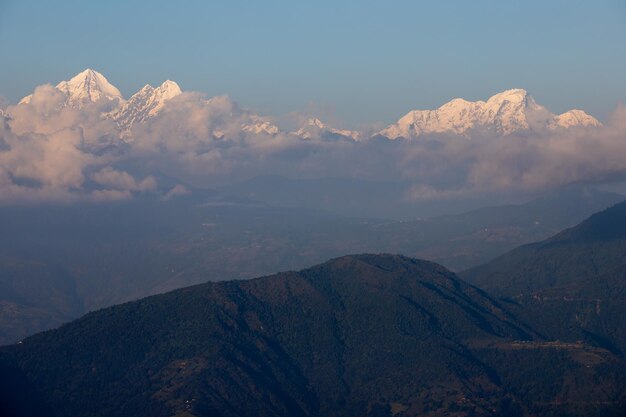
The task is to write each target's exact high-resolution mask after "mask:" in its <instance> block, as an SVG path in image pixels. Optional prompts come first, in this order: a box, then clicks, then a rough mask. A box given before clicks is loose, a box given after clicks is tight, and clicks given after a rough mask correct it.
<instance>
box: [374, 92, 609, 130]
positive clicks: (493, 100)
mask: <svg viewBox="0 0 626 417" xmlns="http://www.w3.org/2000/svg"><path fill="white" fill-rule="evenodd" d="M597 126H600V122H598V121H597V120H596V119H595V118H593V117H592V116H589V115H588V114H587V113H585V112H584V111H582V110H570V111H568V112H565V113H563V114H561V115H555V114H553V113H551V112H550V111H549V110H548V109H546V108H545V107H543V106H541V105H539V104H537V103H536V102H535V100H534V99H533V98H532V97H531V96H530V95H529V94H528V92H527V91H526V90H523V89H519V88H517V89H510V90H505V91H503V92H501V93H498V94H495V95H493V96H491V97H490V98H489V99H488V100H487V101H474V102H472V101H467V100H464V99H461V98H456V99H453V100H451V101H449V102H447V103H445V104H443V105H442V106H440V107H439V108H437V109H435V110H412V111H410V112H409V113H407V114H406V115H404V116H403V117H402V118H400V119H399V120H398V121H397V122H396V123H394V124H391V125H389V126H387V127H386V128H385V129H383V130H381V131H380V132H379V134H380V135H381V136H384V137H387V138H389V139H398V138H401V137H402V138H407V139H414V138H417V137H418V136H420V135H424V134H432V133H454V134H466V133H468V132H469V131H471V130H474V129H483V130H487V131H493V132H495V133H497V134H501V135H510V134H513V133H516V132H522V131H529V130H544V129H552V130H553V129H559V128H571V127H597Z"/></svg>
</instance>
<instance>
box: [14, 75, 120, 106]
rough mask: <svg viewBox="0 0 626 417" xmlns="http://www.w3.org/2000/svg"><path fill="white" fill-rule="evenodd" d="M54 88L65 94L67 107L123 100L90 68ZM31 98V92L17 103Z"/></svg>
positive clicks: (28, 100) (112, 86) (105, 80)
mask: <svg viewBox="0 0 626 417" xmlns="http://www.w3.org/2000/svg"><path fill="white" fill-rule="evenodd" d="M55 88H56V89H57V90H59V91H61V92H62V93H63V94H65V96H66V100H65V105H67V106H69V107H75V108H81V107H83V106H84V105H85V104H87V103H92V102H96V101H99V100H101V99H107V100H117V101H119V102H120V103H121V102H123V101H124V97H123V96H122V93H120V90H118V89H117V87H115V86H114V85H113V84H111V83H110V82H109V81H108V80H107V79H106V77H105V76H104V75H102V74H100V73H99V72H97V71H95V70H92V69H91V68H87V69H86V70H84V71H82V72H80V73H78V74H76V75H75V76H73V77H72V78H70V79H69V80H68V81H61V82H60V83H58V84H57V85H56V87H55ZM31 98H32V94H31V95H28V96H26V97H24V98H23V99H21V100H20V102H19V103H20V104H25V103H29V102H30V100H31Z"/></svg>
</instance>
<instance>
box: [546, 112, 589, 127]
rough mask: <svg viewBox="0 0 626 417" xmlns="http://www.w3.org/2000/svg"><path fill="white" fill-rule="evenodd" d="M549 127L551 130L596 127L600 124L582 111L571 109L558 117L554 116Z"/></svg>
mask: <svg viewBox="0 0 626 417" xmlns="http://www.w3.org/2000/svg"><path fill="white" fill-rule="evenodd" d="M551 123H552V124H551V125H550V126H549V127H550V128H552V129H557V128H566V129H567V128H569V127H577V126H589V127H598V126H600V125H601V123H600V122H599V121H598V120H597V119H596V118H594V117H592V116H589V115H588V114H587V113H585V112H584V111H582V110H578V109H573V110H570V111H567V112H565V113H563V114H559V115H558V116H554V119H553V120H552V121H551Z"/></svg>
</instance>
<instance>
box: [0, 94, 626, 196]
mask: <svg viewBox="0 0 626 417" xmlns="http://www.w3.org/2000/svg"><path fill="white" fill-rule="evenodd" d="M107 106H109V107H110V103H106V102H102V101H101V102H97V103H92V104H88V105H85V106H84V107H82V108H81V109H73V108H70V107H67V106H64V96H63V95H62V94H61V93H60V92H59V91H58V90H56V89H55V88H53V87H52V86H49V85H46V86H41V87H38V88H37V89H36V90H35V92H34V94H33V96H32V98H31V100H30V102H29V103H28V104H21V105H16V106H8V107H7V108H6V109H5V111H4V113H5V114H4V115H0V121H1V123H2V124H1V126H0V128H1V129H0V201H2V202H10V201H16V200H20V201H41V200H55V201H75V200H81V199H82V200H84V199H92V200H93V199H95V200H103V199H127V198H132V196H133V194H134V193H140V192H159V191H158V184H157V181H156V179H155V177H156V174H157V173H159V174H164V175H166V176H170V177H173V178H176V179H178V180H179V181H180V182H181V183H187V184H191V185H198V186H207V185H208V186H211V185H218V184H221V183H226V182H233V181H237V180H243V179H246V178H249V177H253V176H256V175H265V174H281V175H285V176H290V177H329V176H347V177H359V178H368V179H380V180H400V179H402V180H408V181H411V182H412V183H413V184H414V187H413V188H412V191H411V193H410V197H411V198H414V199H441V198H463V197H465V196H469V195H476V194H477V193H478V194H480V193H502V192H515V191H538V190H545V189H549V188H555V187H560V186H563V185H567V184H571V183H597V182H603V181H611V180H618V179H624V178H626V109H625V108H624V107H619V108H618V109H616V111H615V113H614V114H613V115H612V116H611V118H610V120H609V121H608V123H607V124H606V125H605V126H602V127H598V128H589V129H570V130H567V131H564V130H559V131H553V132H544V133H536V134H526V135H510V136H507V137H502V136H487V135H484V134H483V135H481V136H478V135H475V136H474V137H470V138H468V137H465V136H463V137H460V136H454V135H433V136H420V138H418V139H417V140H412V141H403V140H396V141H387V140H384V139H380V138H377V139H376V138H375V139H370V140H362V141H360V142H355V141H351V140H341V139H339V138H334V139H332V140H331V139H328V138H326V139H325V138H316V137H313V138H310V139H306V140H303V139H301V138H298V137H296V136H294V135H290V134H287V133H280V132H279V133H276V132H263V131H262V130H258V129H244V126H249V125H250V124H253V123H262V122H271V120H270V119H268V118H261V117H259V116H257V115H255V114H254V113H252V112H249V111H247V110H245V109H241V108H240V107H239V106H238V105H237V104H236V103H234V102H233V101H232V100H230V99H229V98H228V97H226V96H221V97H214V98H211V99H209V100H206V99H205V98H204V97H203V96H202V95H201V94H198V93H183V94H181V95H179V96H177V97H175V98H173V99H172V100H170V101H168V103H167V105H166V106H165V107H164V110H163V111H162V112H160V113H159V114H157V115H156V116H155V117H153V118H151V119H149V120H148V121H147V122H146V123H137V124H135V125H133V128H132V131H131V132H130V134H125V135H124V136H123V139H122V135H121V132H120V131H119V130H118V128H117V126H116V124H115V122H113V121H112V120H111V119H110V118H108V117H106V115H107V112H110V111H111V108H109V107H107ZM255 132H257V133H255ZM120 167H124V169H123V170H122V169H121V168H120ZM136 172H142V173H143V174H142V175H141V176H136V175H135V174H133V173H136ZM187 192H189V190H188V189H187V188H186V187H184V186H183V185H180V186H175V187H174V188H172V189H170V190H169V191H167V192H165V191H164V192H163V194H162V198H163V199H168V198H172V197H174V196H176V195H182V194H184V193H187Z"/></svg>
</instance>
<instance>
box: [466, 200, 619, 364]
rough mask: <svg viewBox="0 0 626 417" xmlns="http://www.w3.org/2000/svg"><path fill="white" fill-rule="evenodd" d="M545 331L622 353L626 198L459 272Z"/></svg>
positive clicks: (555, 335)
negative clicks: (573, 224) (540, 239)
mask: <svg viewBox="0 0 626 417" xmlns="http://www.w3.org/2000/svg"><path fill="white" fill-rule="evenodd" d="M463 277H464V278H466V279H467V280H469V281H471V282H473V283H475V284H477V285H479V286H481V287H482V288H485V289H486V290H488V291H489V292H490V293H493V294H495V295H497V296H500V297H505V298H507V299H509V300H510V301H511V302H512V303H514V304H517V305H518V307H517V308H519V309H520V311H522V314H523V315H524V317H525V318H526V319H527V320H530V321H532V322H533V323H536V328H537V329H538V330H540V331H542V332H544V333H546V334H547V335H548V336H550V337H558V338H561V339H564V340H577V339H581V340H587V341H593V342H594V343H596V344H598V345H599V346H604V347H606V348H609V349H612V350H613V351H615V352H619V353H621V354H625V353H626V325H625V324H626V323H625V318H626V203H620V204H618V205H615V206H613V207H611V208H609V209H607V210H605V211H603V212H600V213H598V214H595V215H593V216H591V217H590V218H589V219H588V220H586V221H584V222H582V223H581V224H579V225H578V226H576V227H573V228H571V229H568V230H565V231H563V232H561V233H559V234H558V235H556V236H554V237H552V238H550V239H548V240H545V241H543V242H539V243H535V244H531V245H526V246H522V247H520V248H518V249H515V250H513V251H511V252H510V253H508V254H506V255H503V256H501V257H499V258H497V259H495V260H494V261H492V262H490V263H488V264H487V265H484V266H481V267H478V268H474V269H472V270H469V271H467V272H465V273H464V274H463Z"/></svg>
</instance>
